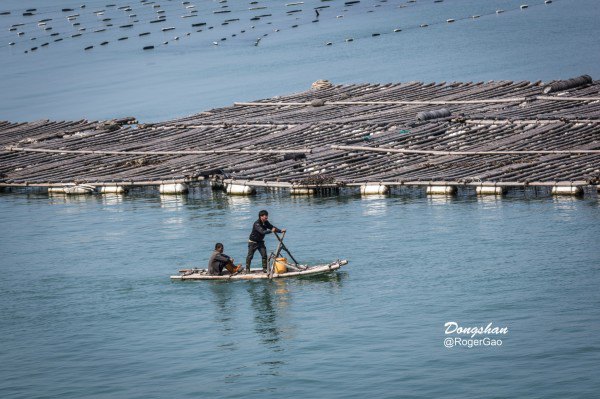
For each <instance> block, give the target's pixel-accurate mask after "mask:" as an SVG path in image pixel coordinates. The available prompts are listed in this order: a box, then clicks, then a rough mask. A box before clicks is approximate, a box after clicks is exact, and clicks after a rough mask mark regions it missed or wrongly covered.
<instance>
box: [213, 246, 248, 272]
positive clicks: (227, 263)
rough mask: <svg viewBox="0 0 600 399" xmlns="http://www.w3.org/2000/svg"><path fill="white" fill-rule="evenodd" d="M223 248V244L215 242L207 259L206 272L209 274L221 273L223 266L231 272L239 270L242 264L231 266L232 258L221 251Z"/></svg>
mask: <svg viewBox="0 0 600 399" xmlns="http://www.w3.org/2000/svg"><path fill="white" fill-rule="evenodd" d="M224 249H225V248H223V244H221V243H220V242H218V243H216V244H215V250H214V251H213V253H212V254H211V255H210V260H209V261H208V274H210V275H211V276H220V275H221V274H222V273H223V268H226V269H227V270H228V271H229V273H231V274H235V273H237V272H239V271H240V269H241V268H242V265H239V266H238V267H234V266H233V258H231V257H229V256H227V255H225V254H224V253H223V250H224Z"/></svg>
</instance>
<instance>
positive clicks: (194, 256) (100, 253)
mask: <svg viewBox="0 0 600 399" xmlns="http://www.w3.org/2000/svg"><path fill="white" fill-rule="evenodd" d="M262 208H266V209H268V210H269V211H270V216H271V220H272V222H273V223H274V224H275V225H277V226H279V227H285V228H287V229H288V234H287V237H286V240H287V242H288V246H289V248H290V250H292V253H293V254H294V255H295V256H296V257H297V258H299V259H300V260H302V261H304V262H309V263H318V262H324V261H330V260H333V259H336V258H347V259H349V260H350V263H349V265H348V266H347V267H345V268H344V269H343V271H341V272H338V273H336V274H334V275H331V276H329V277H322V278H312V279H290V280H285V281H246V282H232V283H226V282H225V283H223V282H171V281H170V279H169V275H171V274H174V273H175V272H176V270H177V269H179V268H181V267H185V266H190V265H203V264H204V263H205V262H206V259H207V257H208V256H209V252H210V249H211V246H212V245H214V242H216V241H222V242H223V243H224V244H225V249H226V252H227V253H229V254H230V255H232V256H234V257H236V258H238V259H239V260H241V259H243V257H244V255H245V249H246V239H247V235H248V233H249V230H250V226H251V224H252V222H253V220H254V219H255V216H256V214H257V212H258V211H259V210H260V209H262ZM599 208H600V202H599V199H598V197H597V196H596V195H595V194H592V195H588V196H586V197H585V198H584V199H571V198H551V197H549V196H545V195H541V196H531V195H523V194H516V195H512V196H509V197H506V198H503V199H495V198H493V199H487V198H486V199H477V198H474V197H464V196H459V197H457V198H454V199H446V198H427V197H424V196H421V195H394V196H389V197H374V198H360V197H356V196H352V195H343V196H337V197H327V198H318V197H317V198H290V197H289V196H286V195H284V194H280V195H278V194H276V193H262V194H259V195H258V196H256V197H254V198H234V197H226V196H223V195H222V194H212V193H211V191H210V190H208V189H200V190H196V191H194V192H193V193H192V194H191V195H189V196H187V197H161V196H158V194H149V193H145V194H133V195H127V196H90V197H81V198H71V197H68V198H67V197H60V196H59V197H48V196H46V195H43V194H29V195H26V194H18V193H4V194H0V220H1V221H2V229H1V230H0V252H1V253H2V257H1V261H0V264H1V271H2V274H3V278H2V279H0V337H2V344H1V345H0V359H1V361H0V396H2V397H5V398H7V397H10V398H34V397H35V398H59V397H60V398H81V397H97V398H102V397H106V398H109V397H127V398H149V397H225V398H228V397H231V398H233V397H256V398H265V397H273V398H275V397H290V398H301V397H327V398H348V397H353V398H364V397H382V398H383V397H385V398H392V397H414V398H429V397H442V396H444V397H482V396H486V397H499V398H500V397H544V398H564V397H594V396H595V395H596V392H597V391H598V389H600V382H599V380H598V378H597V371H595V370H596V369H597V365H598V363H599V362H600V338H599V337H598V334H597V331H598V328H599V327H600V322H599V321H598V320H600V291H599V290H598V286H599V284H600V251H599V250H598V248H600V238H599V237H600V211H599ZM267 245H268V247H269V248H270V249H273V248H274V245H275V244H274V241H273V239H272V237H271V238H269V239H268V242H267ZM448 321H456V322H457V323H459V324H460V325H463V326H481V325H487V324H488V323H489V322H493V323H494V325H495V326H500V327H503V326H506V327H508V333H507V334H506V335H503V336H501V338H502V341H503V344H502V346H499V347H472V348H468V347H455V348H450V349H448V348H445V347H444V345H443V340H444V338H445V337H446V336H445V334H444V324H445V323H446V322H448ZM495 338H497V337H495Z"/></svg>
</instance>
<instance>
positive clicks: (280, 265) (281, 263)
mask: <svg viewBox="0 0 600 399" xmlns="http://www.w3.org/2000/svg"><path fill="white" fill-rule="evenodd" d="M286 263H287V259H286V258H277V259H275V264H274V265H273V267H274V268H275V273H277V274H282V273H285V272H287V266H286V265H285V264H286Z"/></svg>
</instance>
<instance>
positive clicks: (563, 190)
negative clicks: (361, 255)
mask: <svg viewBox="0 0 600 399" xmlns="http://www.w3.org/2000/svg"><path fill="white" fill-rule="evenodd" d="M210 185H211V188H212V189H213V190H214V191H217V190H218V191H224V192H225V193H227V194H228V195H235V196H238V195H240V196H250V195H255V194H256V188H255V187H254V186H253V185H249V184H247V183H245V182H233V183H232V182H228V183H225V182H223V180H220V179H213V180H211V181H210ZM259 185H261V184H259ZM262 185H264V186H265V187H269V188H272V189H276V190H281V189H282V188H283V189H286V190H289V193H290V195H292V196H311V195H315V194H317V193H321V194H325V193H329V192H339V188H335V187H326V188H321V189H319V188H317V187H310V186H293V185H292V186H286V185H285V184H283V183H282V184H279V185H278V183H271V184H267V183H265V184H262ZM392 185H395V184H394V183H392ZM149 186H155V187H156V186H158V189H159V192H160V194H161V195H182V194H186V193H187V192H188V191H189V184H188V183H163V184H157V185H153V184H148V185H147V186H146V187H149ZM351 186H354V187H358V188H359V189H360V194H361V195H363V196H369V195H380V196H381V195H387V194H389V193H390V191H391V186H390V185H389V184H384V183H376V182H375V183H364V184H360V185H358V184H355V185H354V184H353V185H351ZM408 186H411V185H410V184H408ZM418 186H420V185H417V187H418ZM130 187H131V186H129V185H119V184H103V185H100V186H96V185H93V184H73V183H71V184H65V185H63V186H52V187H48V188H47V189H48V194H49V195H89V194H125V193H127V192H128V191H129V188H130ZM142 187H143V186H142ZM420 187H422V185H421V186H420ZM425 187H426V194H427V195H433V196H437V195H442V196H453V195H455V194H456V193H457V191H458V186H457V185H452V184H447V185H442V184H440V185H427V186H425ZM534 187H542V186H540V185H539V184H538V185H536V186H534ZM543 187H546V188H549V189H551V194H552V195H558V196H582V195H583V194H584V191H585V190H584V187H583V186H582V185H567V184H560V183H559V184H557V185H554V186H551V185H547V186H543ZM509 188H510V187H509V186H504V185H500V186H498V185H481V186H476V187H475V192H476V194H477V195H478V196H502V195H505V194H506V193H507V191H508V189H509ZM595 188H596V190H597V191H598V192H599V193H600V186H596V187H595Z"/></svg>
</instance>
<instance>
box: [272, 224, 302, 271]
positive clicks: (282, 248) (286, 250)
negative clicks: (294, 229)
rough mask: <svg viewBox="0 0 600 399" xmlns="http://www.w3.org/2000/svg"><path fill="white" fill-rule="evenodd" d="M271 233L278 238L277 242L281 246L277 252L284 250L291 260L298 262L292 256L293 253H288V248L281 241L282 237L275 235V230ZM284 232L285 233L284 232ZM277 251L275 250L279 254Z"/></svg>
mask: <svg viewBox="0 0 600 399" xmlns="http://www.w3.org/2000/svg"><path fill="white" fill-rule="evenodd" d="M273 234H275V237H277V239H278V240H279V244H280V246H281V249H280V250H279V252H281V250H284V251H285V252H286V253H287V254H288V255H289V256H290V258H292V260H293V261H294V263H296V264H298V261H297V260H296V259H295V258H294V255H292V254H291V253H290V250H289V249H287V247H286V246H285V244H284V243H283V238H279V235H277V233H276V232H273ZM284 234H285V233H284ZM279 252H277V255H279Z"/></svg>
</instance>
